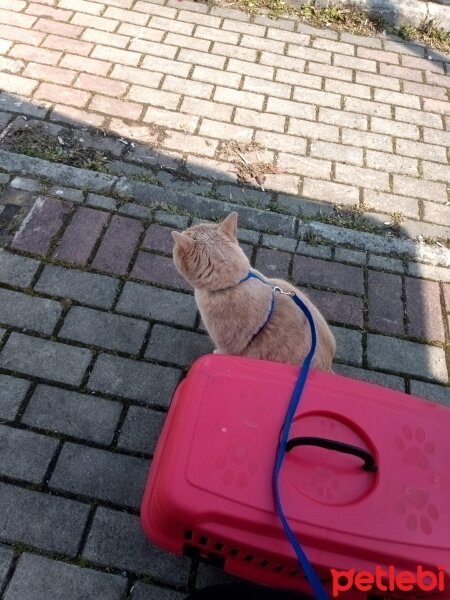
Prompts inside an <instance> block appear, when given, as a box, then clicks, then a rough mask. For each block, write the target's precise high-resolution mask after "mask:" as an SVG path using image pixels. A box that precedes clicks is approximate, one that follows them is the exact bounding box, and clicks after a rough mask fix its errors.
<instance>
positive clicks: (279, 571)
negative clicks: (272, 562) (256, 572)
mask: <svg viewBox="0 0 450 600" xmlns="http://www.w3.org/2000/svg"><path fill="white" fill-rule="evenodd" d="M285 568H286V567H285V566H284V565H278V566H276V567H275V568H274V569H272V571H273V572H274V573H281V571H284V569H285Z"/></svg>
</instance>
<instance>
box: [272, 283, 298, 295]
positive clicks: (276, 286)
mask: <svg viewBox="0 0 450 600" xmlns="http://www.w3.org/2000/svg"><path fill="white" fill-rule="evenodd" d="M272 290H273V291H274V292H278V293H279V294H283V296H291V297H292V296H295V292H284V291H283V290H282V289H281V288H280V286H278V285H274V286H273V287H272Z"/></svg>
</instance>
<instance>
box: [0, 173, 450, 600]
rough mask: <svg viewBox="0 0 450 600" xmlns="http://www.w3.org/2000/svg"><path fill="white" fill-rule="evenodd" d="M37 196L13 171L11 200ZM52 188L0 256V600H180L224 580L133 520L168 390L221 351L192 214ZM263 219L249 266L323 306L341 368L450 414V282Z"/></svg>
mask: <svg viewBox="0 0 450 600" xmlns="http://www.w3.org/2000/svg"><path fill="white" fill-rule="evenodd" d="M59 168H60V169H62V170H63V173H64V168H65V167H63V166H60V167H59ZM5 179H6V178H5ZM82 180H83V178H82V177H81V178H80V181H82ZM39 185H40V184H39V181H38V180H36V179H30V178H24V177H14V176H11V177H10V179H9V181H8V182H7V188H6V192H11V190H15V191H16V192H20V191H21V190H20V188H21V187H25V188H39ZM49 185H50V184H49ZM139 185H140V186H141V191H142V188H147V189H148V190H151V189H152V188H153V187H155V186H151V185H147V184H142V183H140V184H139ZM11 186H13V187H11ZM50 189H53V192H50V191H48V190H47V191H45V190H41V191H39V190H37V191H35V192H32V193H31V194H32V197H31V205H32V210H31V212H30V213H29V214H28V216H27V219H26V220H25V222H24V223H22V226H21V227H20V229H19V230H18V231H17V232H16V233H15V235H14V237H13V236H12V234H10V235H9V238H8V239H9V242H8V247H7V248H6V249H3V250H1V251H0V326H1V334H2V336H1V337H2V341H1V342H0V380H1V381H0V418H1V420H2V424H1V425H0V439H1V443H2V447H3V449H4V451H3V452H2V455H1V457H0V487H1V488H2V489H1V496H0V497H1V500H0V503H1V508H2V510H1V511H0V514H1V515H2V516H1V517H0V575H1V577H2V579H1V580H0V581H1V582H2V583H1V585H3V586H6V587H5V590H6V591H5V595H4V597H5V599H6V600H11V599H17V600H19V599H20V600H22V599H23V598H24V597H28V596H30V597H31V596H32V597H33V598H37V599H41V598H42V600H44V598H45V600H48V599H49V598H55V599H56V598H58V599H59V598H61V599H62V598H64V599H65V600H66V599H67V598H69V599H70V598H74V599H75V598H79V597H80V596H79V594H80V593H81V592H80V589H81V590H82V591H83V593H84V594H85V596H83V597H86V598H92V599H94V598H99V597H101V598H102V600H110V599H111V600H116V599H117V600H124V599H125V598H131V599H132V600H150V599H153V598H155V599H156V598H158V599H161V598H163V599H167V600H177V599H180V600H181V598H183V593H186V592H187V591H189V590H192V589H195V587H201V586H202V585H206V583H207V582H213V581H217V580H218V579H219V578H220V574H219V573H217V572H216V571H215V570H214V569H213V568H211V567H205V566H203V565H198V564H197V563H196V562H195V561H191V560H188V559H187V558H177V557H173V556H169V555H167V554H166V553H164V552H161V551H160V550H159V549H157V548H155V547H154V546H153V545H151V544H149V543H147V542H146V541H145V540H144V538H143V536H142V534H141V532H140V528H139V523H138V508H139V502H140V499H141V495H142V490H143V486H144V482H145V477H146V473H147V468H148V464H149V459H150V458H151V456H152V453H153V451H154V447H155V444H156V441H157V438H158V435H159V431H160V429H161V426H162V423H163V421H164V416H165V412H166V410H167V408H168V405H169V401H170V398H171V394H172V392H173V390H174V388H175V386H176V384H177V382H178V381H179V380H180V378H181V377H182V375H183V373H184V372H185V370H186V368H188V367H189V365H190V364H191V363H192V361H193V360H194V359H195V358H196V357H197V356H199V355H202V354H204V353H206V352H209V351H210V350H211V349H212V344H211V342H210V340H209V338H208V337H207V336H206V335H205V332H204V329H203V327H202V324H201V322H200V319H199V315H198V313H197V309H196V306H195V302H194V299H193V296H192V293H191V291H190V290H189V289H188V288H187V287H186V285H185V283H184V282H183V281H182V280H181V279H180V278H179V277H178V276H177V273H176V271H175V269H174V267H173V264H172V261H171V259H170V253H171V248H172V242H171V236H170V232H171V230H172V229H173V228H174V227H175V228H184V227H185V226H186V225H188V224H189V223H196V222H199V219H198V218H196V217H192V216H189V215H188V214H179V212H173V211H172V212H168V211H167V210H161V209H160V208H159V205H158V204H156V205H155V206H153V205H151V204H150V205H147V206H145V205H143V204H135V203H132V202H130V201H123V200H122V201H120V200H119V199H118V198H117V196H116V197H114V196H109V195H103V196H101V195H96V196H95V202H94V203H93V202H92V196H93V194H92V193H90V192H88V191H87V190H80V189H79V190H78V192H79V194H77V193H76V192H77V190H76V188H64V187H59V186H57V185H55V186H53V187H52V188H50ZM74 198H76V201H74V200H73V199H74ZM203 201H204V202H205V203H206V204H207V205H208V203H212V202H213V200H210V199H207V198H204V199H203ZM199 206H200V205H199ZM252 210H253V211H254V213H255V214H257V215H259V221H258V222H257V223H258V229H259V230H258V229H256V228H255V227H254V226H253V227H251V228H247V229H246V228H241V229H240V232H239V237H240V240H241V243H242V245H243V247H244V249H245V251H246V253H247V254H248V256H249V257H251V259H252V263H253V264H255V265H256V266H257V267H258V268H260V269H262V270H264V271H265V272H266V273H267V274H271V275H275V274H276V275H279V276H282V277H286V278H289V279H290V280H291V281H294V282H296V283H297V284H298V285H299V286H300V287H301V288H302V289H304V290H306V291H307V292H308V293H309V295H310V296H311V298H312V299H313V300H314V301H315V302H316V303H317V304H318V306H319V307H320V308H321V309H322V311H323V312H324V314H325V316H326V317H327V319H328V320H329V321H330V323H331V325H332V328H333V331H334V333H335V335H336V338H337V342H338V351H337V359H336V364H335V369H336V371H337V372H340V373H343V374H346V375H349V376H352V377H356V378H361V379H365V380H368V381H372V382H375V383H379V384H381V385H385V386H388V387H391V388H394V389H398V390H401V391H406V392H410V393H415V394H418V395H421V396H424V397H427V398H429V399H431V400H433V401H436V402H441V403H444V404H447V405H449V406H450V388H449V372H450V371H449V369H450V345H449V341H450V337H449V324H450V323H449V317H450V277H448V269H445V268H443V267H435V266H432V265H426V264H424V263H419V262H417V261H414V260H413V259H412V258H411V257H410V258H407V257H406V256H403V257H397V258H395V257H392V256H388V255H384V256H383V255H379V254H375V253H372V252H367V251H364V250H363V249H362V248H361V247H360V248H359V249H356V248H349V247H345V246H340V245H337V244H330V243H329V244H323V243H317V241H315V242H314V243H311V241H308V239H307V238H306V239H303V240H300V241H298V236H299V231H298V229H297V228H298V224H297V225H296V227H291V226H290V225H289V227H287V226H286V224H285V223H284V222H283V220H288V221H289V220H290V219H291V217H288V216H281V215H278V217H280V218H281V217H282V220H281V221H280V222H279V223H278V227H279V230H278V231H277V230H276V229H275V230H274V228H275V226H274V225H273V224H272V225H271V227H272V233H271V234H267V233H265V230H266V229H267V227H266V225H265V222H264V220H265V219H268V220H269V222H270V217H271V214H270V213H268V212H265V211H263V212H261V211H260V210H258V209H252ZM193 211H194V214H195V206H194V208H193ZM86 219H88V222H89V223H90V224H91V227H86ZM247 222H249V223H252V220H251V217H250V216H247ZM247 227H248V226H247ZM280 234H281V235H280ZM413 267H416V269H417V270H416V272H414V268H413ZM443 272H445V273H446V275H447V279H446V282H444V281H441V274H442V273H443ZM68 589H74V590H75V589H76V590H78V591H76V592H75V591H74V592H73V595H70V594H69V592H68V591H67V590H68ZM99 589H100V590H101V593H100V592H99V591H98V590H99ZM68 594H69V595H68ZM127 594H128V595H127Z"/></svg>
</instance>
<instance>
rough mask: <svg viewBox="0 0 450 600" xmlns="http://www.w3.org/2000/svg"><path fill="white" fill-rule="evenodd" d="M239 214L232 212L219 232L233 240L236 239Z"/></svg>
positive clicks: (221, 225) (223, 222)
mask: <svg viewBox="0 0 450 600" xmlns="http://www.w3.org/2000/svg"><path fill="white" fill-rule="evenodd" d="M237 222H238V214H237V212H232V213H230V214H229V215H228V217H226V218H225V219H224V220H223V221H222V223H221V224H220V225H219V230H220V231H221V232H222V233H224V234H225V235H226V236H227V237H229V238H230V239H232V240H235V239H236V231H237Z"/></svg>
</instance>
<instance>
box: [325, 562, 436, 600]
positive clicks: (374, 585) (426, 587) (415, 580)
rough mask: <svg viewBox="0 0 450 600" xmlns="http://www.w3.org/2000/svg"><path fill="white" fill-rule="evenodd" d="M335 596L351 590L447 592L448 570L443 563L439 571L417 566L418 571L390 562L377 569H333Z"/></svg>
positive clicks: (333, 593)
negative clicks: (398, 568) (397, 567)
mask: <svg viewBox="0 0 450 600" xmlns="http://www.w3.org/2000/svg"><path fill="white" fill-rule="evenodd" d="M331 577H332V595H333V598H337V597H338V596H339V595H340V594H343V596H344V598H345V592H348V591H349V590H351V589H357V590H360V591H361V592H371V591H374V592H411V591H412V590H420V591H422V592H435V591H439V592H443V591H444V589H445V572H444V567H443V566H440V565H439V566H438V567H437V570H436V571H431V570H429V569H424V568H423V566H422V565H417V569H416V570H415V571H398V570H396V569H395V567H394V566H392V565H390V566H389V567H387V568H383V567H381V566H379V565H377V566H376V567H375V570H374V571H357V570H356V569H349V570H348V571H339V570H337V569H331Z"/></svg>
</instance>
